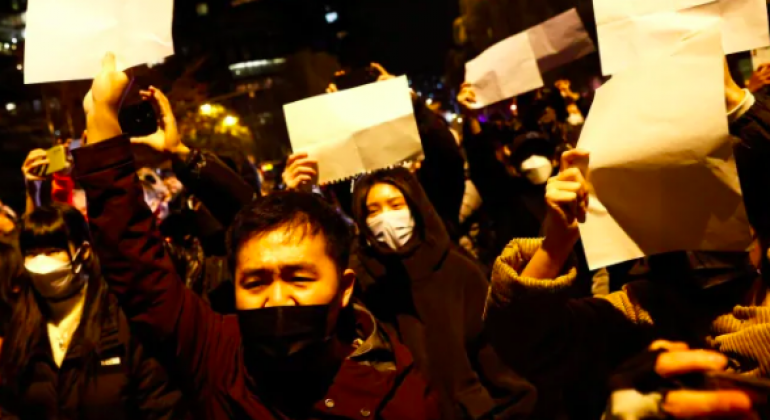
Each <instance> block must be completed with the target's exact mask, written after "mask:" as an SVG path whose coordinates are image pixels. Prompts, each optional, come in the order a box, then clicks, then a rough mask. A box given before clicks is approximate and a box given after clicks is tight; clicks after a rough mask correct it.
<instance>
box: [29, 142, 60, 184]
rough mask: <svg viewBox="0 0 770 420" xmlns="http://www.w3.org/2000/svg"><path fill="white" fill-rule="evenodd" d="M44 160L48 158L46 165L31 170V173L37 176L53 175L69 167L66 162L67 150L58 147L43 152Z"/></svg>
mask: <svg viewBox="0 0 770 420" xmlns="http://www.w3.org/2000/svg"><path fill="white" fill-rule="evenodd" d="M45 154H46V158H48V164H47V165H41V166H38V167H36V168H34V169H33V171H32V172H33V173H34V174H35V175H37V176H40V177H42V176H46V175H53V174H55V173H56V172H59V171H63V170H64V169H67V167H68V166H69V161H68V160H67V148H66V147H64V146H62V145H58V146H54V147H52V148H50V149H48V150H46V151H45Z"/></svg>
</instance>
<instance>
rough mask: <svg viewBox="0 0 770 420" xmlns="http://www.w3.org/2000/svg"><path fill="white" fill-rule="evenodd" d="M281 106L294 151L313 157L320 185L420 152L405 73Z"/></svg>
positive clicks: (381, 166) (416, 155)
mask: <svg viewBox="0 0 770 420" xmlns="http://www.w3.org/2000/svg"><path fill="white" fill-rule="evenodd" d="M284 111H285V113H286V124H287V126H288V129H289V137H290V138H291V144H292V148H293V149H294V152H295V153H302V152H304V153H307V155H308V156H310V157H312V158H313V159H315V160H317V161H318V167H319V168H318V169H319V172H320V173H319V182H320V183H321V184H326V183H330V182H336V181H341V180H344V179H347V178H350V177H353V176H356V175H359V174H362V173H366V172H370V171H374V170H377V169H383V168H387V167H390V166H393V165H397V164H400V163H402V162H405V161H408V160H412V159H415V158H417V157H418V156H420V155H422V142H421V141H420V133H419V131H418V129H417V122H416V121H415V118H414V109H413V107H412V98H411V91H410V89H409V84H408V82H407V79H406V77H405V76H404V77H398V78H395V79H390V80H386V81H382V82H377V83H372V84H368V85H365V86H361V87H358V88H355V89H350V90H345V91H342V92H337V93H331V94H327V95H321V96H317V97H314V98H309V99H305V100H303V101H299V102H295V103H292V104H288V105H286V106H285V107H284Z"/></svg>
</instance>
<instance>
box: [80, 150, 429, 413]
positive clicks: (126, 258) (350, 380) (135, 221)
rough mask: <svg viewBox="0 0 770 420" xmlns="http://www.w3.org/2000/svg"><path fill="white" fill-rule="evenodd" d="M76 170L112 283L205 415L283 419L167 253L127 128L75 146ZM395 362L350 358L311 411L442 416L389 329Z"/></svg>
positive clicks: (228, 328) (234, 334)
mask: <svg viewBox="0 0 770 420" xmlns="http://www.w3.org/2000/svg"><path fill="white" fill-rule="evenodd" d="M74 156H75V168H76V170H75V177H76V179H77V180H78V181H79V182H80V183H81V184H82V185H83V187H84V188H85V190H86V193H87V195H88V211H89V217H90V222H91V229H92V233H93V235H94V241H95V247H94V249H96V250H97V253H98V254H99V257H100V261H101V263H102V266H103V270H104V272H105V273H109V275H108V276H106V277H107V278H109V279H110V289H111V291H112V292H113V293H115V294H116V295H117V296H118V298H119V299H120V302H121V305H122V306H123V309H124V311H125V313H126V315H127V316H128V317H129V319H130V321H131V322H132V323H134V324H135V325H136V326H137V327H146V328H149V329H150V330H151V332H152V333H153V335H154V337H155V338H157V339H158V341H159V343H160V345H161V346H162V347H163V348H162V349H161V350H164V351H165V352H168V353H170V354H172V355H173V362H172V363H173V364H174V366H171V367H173V368H174V369H173V370H172V371H176V373H177V374H179V375H181V376H182V377H181V378H179V379H181V380H182V381H183V383H186V384H188V386H189V389H190V392H192V393H194V395H190V396H191V397H193V398H194V399H195V400H197V401H199V402H200V405H201V411H202V412H199V413H198V414H200V415H201V418H206V419H284V418H285V417H284V416H283V415H282V414H280V413H277V412H276V410H275V409H274V408H273V407H268V406H267V405H265V404H264V403H263V402H262V401H261V400H260V396H259V395H256V394H254V393H253V392H252V391H251V389H252V387H250V386H248V384H249V381H250V380H251V379H250V377H249V376H248V374H247V373H246V369H245V366H244V358H243V348H242V346H241V334H240V330H239V327H238V321H237V318H235V317H233V316H222V315H219V314H217V313H215V312H214V311H213V310H212V309H211V308H210V307H209V306H208V305H207V304H206V303H204V302H203V301H202V300H201V299H200V298H199V297H198V296H197V295H195V293H193V292H192V291H190V290H188V289H187V288H186V287H185V285H184V283H183V282H182V280H181V279H180V278H179V277H178V275H177V274H176V271H175V270H174V266H173V263H172V262H171V260H170V259H169V257H168V255H166V252H165V249H164V247H163V245H162V239H161V237H160V235H159V234H158V232H157V230H156V229H155V228H154V226H153V217H152V214H151V213H150V211H149V209H148V208H147V206H146V205H145V203H144V200H143V195H142V188H141V186H140V185H139V183H138V181H137V180H136V177H135V175H134V160H133V155H132V154H131V148H130V142H129V141H128V139H126V138H124V137H120V138H116V139H112V140H108V141H105V142H103V143H98V144H95V145H91V146H87V147H83V148H81V149H79V150H76V151H75V153H74ZM386 340H387V341H389V343H390V349H391V350H392V358H393V362H394V363H393V367H392V369H377V368H376V367H375V365H373V364H372V363H368V362H367V361H366V360H361V359H359V358H358V357H357V358H355V360H351V359H348V360H346V361H344V362H343V364H342V366H341V367H340V370H339V372H338V373H337V376H336V377H335V378H334V381H333V383H332V384H331V386H330V387H329V389H328V391H327V393H326V396H325V397H324V398H321V399H320V400H319V401H318V402H317V403H316V404H315V405H314V407H313V410H312V413H311V414H310V415H309V417H308V418H309V419H332V418H333V419H359V420H365V419H368V418H372V419H383V420H412V419H414V420H421V419H436V418H438V416H439V415H438V407H437V404H436V402H435V398H434V397H433V396H432V394H428V392H427V391H426V385H425V382H424V380H423V379H422V377H421V376H419V374H418V373H417V372H416V369H414V367H413V362H412V357H411V355H410V353H409V351H408V350H407V349H406V347H404V346H403V345H402V344H400V343H398V342H397V341H396V340H395V337H387V338H386Z"/></svg>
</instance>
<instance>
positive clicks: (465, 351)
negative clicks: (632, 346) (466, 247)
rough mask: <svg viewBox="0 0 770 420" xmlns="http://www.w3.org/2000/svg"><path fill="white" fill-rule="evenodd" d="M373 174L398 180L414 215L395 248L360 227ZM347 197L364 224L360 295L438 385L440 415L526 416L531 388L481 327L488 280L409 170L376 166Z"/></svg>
mask: <svg viewBox="0 0 770 420" xmlns="http://www.w3.org/2000/svg"><path fill="white" fill-rule="evenodd" d="M378 182H387V183H390V184H393V185H395V186H396V187H398V188H399V189H400V190H401V191H402V192H403V193H404V195H405V197H406V199H407V203H408V204H409V208H410V210H411V212H412V214H413V216H414V218H415V222H416V226H417V227H416V229H415V232H414V235H413V237H412V239H411V240H410V241H409V242H408V243H407V244H406V246H405V248H404V249H402V250H400V251H398V252H396V251H393V250H391V249H390V248H388V247H387V246H386V245H383V244H381V243H378V242H377V241H376V240H375V239H374V237H373V235H372V234H371V233H370V231H369V229H368V228H366V214H367V212H366V197H367V195H368V192H369V190H370V189H371V186H372V185H374V184H375V183H378ZM353 197H354V200H353V204H354V208H353V213H354V218H355V220H356V222H357V224H358V226H359V227H360V229H361V231H362V235H361V237H360V241H359V243H358V250H357V253H356V257H355V260H356V261H354V264H353V268H354V270H355V271H356V274H357V275H358V279H359V284H358V286H359V287H358V290H357V292H358V295H359V297H360V298H361V299H362V301H363V302H364V304H365V305H366V306H367V307H368V308H370V310H372V312H373V313H374V315H375V316H376V317H377V318H378V319H380V320H381V321H382V322H384V323H386V324H387V325H388V326H389V327H390V328H392V329H394V330H395V331H397V333H398V335H399V337H400V338H401V340H402V341H403V342H404V343H405V344H406V345H407V347H409V350H411V351H412V354H413V355H414V358H415V361H416V364H417V366H418V368H419V369H420V370H421V371H422V372H424V374H425V375H426V376H427V377H428V378H429V380H430V383H431V386H433V387H434V388H435V389H436V390H437V391H439V395H440V397H441V405H442V418H444V419H463V418H469V419H480V418H526V417H527V414H528V413H529V410H530V409H531V408H532V406H533V405H534V401H535V392H534V388H533V387H532V386H531V385H529V383H527V382H526V381H525V380H523V379H521V378H519V377H518V376H517V375H516V374H515V373H514V372H512V371H510V370H509V369H507V368H506V367H504V366H503V365H502V364H501V363H500V360H499V358H498V357H497V355H496V353H495V352H494V350H493V349H492V348H491V347H490V346H489V345H488V344H487V342H486V340H485V338H484V333H483V331H482V328H483V327H482V326H483V323H482V314H483V310H484V302H485V300H486V296H487V288H488V282H487V280H486V279H485V277H484V275H483V274H482V272H481V270H480V269H479V268H478V266H477V265H476V263H474V262H473V261H471V260H470V259H468V258H466V257H465V256H464V255H463V254H461V253H460V252H458V251H457V250H455V249H454V248H453V247H452V246H451V243H450V240H449V236H448V234H447V231H446V229H445V228H444V225H443V223H442V221H441V219H440V218H439V216H438V215H437V214H436V212H435V210H434V209H433V206H432V205H431V203H430V202H429V200H428V198H427V197H426V195H425V192H424V191H423V189H422V188H421V187H420V184H419V183H418V182H417V180H416V179H415V177H414V176H412V175H411V174H410V173H409V172H408V171H407V170H405V169H401V168H399V169H393V170H388V171H383V172H378V173H376V174H373V175H369V176H367V177H365V178H363V179H362V180H361V181H360V182H358V183H357V185H356V190H355V192H354V195H353Z"/></svg>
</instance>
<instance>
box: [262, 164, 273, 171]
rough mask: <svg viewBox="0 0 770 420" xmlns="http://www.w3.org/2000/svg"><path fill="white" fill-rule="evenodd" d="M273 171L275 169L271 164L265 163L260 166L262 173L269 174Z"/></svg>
mask: <svg viewBox="0 0 770 420" xmlns="http://www.w3.org/2000/svg"><path fill="white" fill-rule="evenodd" d="M273 169H275V166H273V164H272V163H266V164H264V165H262V172H270V171H272V170H273Z"/></svg>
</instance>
